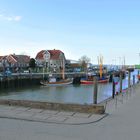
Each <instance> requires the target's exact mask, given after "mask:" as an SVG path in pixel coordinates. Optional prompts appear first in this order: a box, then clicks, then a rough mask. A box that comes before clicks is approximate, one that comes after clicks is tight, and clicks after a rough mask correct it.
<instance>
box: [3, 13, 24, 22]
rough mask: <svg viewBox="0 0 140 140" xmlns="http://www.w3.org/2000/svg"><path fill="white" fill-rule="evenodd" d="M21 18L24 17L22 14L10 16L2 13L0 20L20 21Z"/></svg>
mask: <svg viewBox="0 0 140 140" xmlns="http://www.w3.org/2000/svg"><path fill="white" fill-rule="evenodd" d="M21 19H22V16H8V15H4V14H0V20H6V21H15V22H18V21H20V20H21Z"/></svg>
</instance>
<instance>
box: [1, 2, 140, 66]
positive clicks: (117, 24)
mask: <svg viewBox="0 0 140 140" xmlns="http://www.w3.org/2000/svg"><path fill="white" fill-rule="evenodd" d="M139 7H140V1H139V0H116V1H113V0H0V55H5V54H11V53H16V54H28V55H30V56H31V57H35V55H36V54H37V52H39V51H40V50H42V49H60V50H62V51H63V52H64V53H65V55H66V58H68V59H74V60H78V59H79V58H80V57H81V56H83V55H87V56H88V57H89V58H90V59H91V61H92V63H97V56H99V55H100V54H101V55H103V57H104V63H106V64H121V63H122V61H123V58H124V57H125V59H126V64H137V63H140V56H139V53H140V8H139Z"/></svg>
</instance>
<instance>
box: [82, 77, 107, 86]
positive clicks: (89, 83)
mask: <svg viewBox="0 0 140 140" xmlns="http://www.w3.org/2000/svg"><path fill="white" fill-rule="evenodd" d="M108 82H109V78H102V79H98V83H108ZM81 84H85V85H91V84H94V81H93V80H81Z"/></svg>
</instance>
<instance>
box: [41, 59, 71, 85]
mask: <svg viewBox="0 0 140 140" xmlns="http://www.w3.org/2000/svg"><path fill="white" fill-rule="evenodd" d="M61 74H62V79H57V78H56V77H53V75H52V74H50V75H49V77H48V80H41V81H40V84H41V85H44V86H63V85H69V84H72V83H73V79H69V78H68V79H66V78H65V64H64V60H63V61H62V72H61Z"/></svg>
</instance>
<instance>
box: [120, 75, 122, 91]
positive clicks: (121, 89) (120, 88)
mask: <svg viewBox="0 0 140 140" xmlns="http://www.w3.org/2000/svg"><path fill="white" fill-rule="evenodd" d="M120 93H122V72H120Z"/></svg>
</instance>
